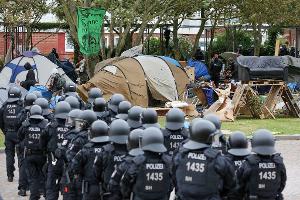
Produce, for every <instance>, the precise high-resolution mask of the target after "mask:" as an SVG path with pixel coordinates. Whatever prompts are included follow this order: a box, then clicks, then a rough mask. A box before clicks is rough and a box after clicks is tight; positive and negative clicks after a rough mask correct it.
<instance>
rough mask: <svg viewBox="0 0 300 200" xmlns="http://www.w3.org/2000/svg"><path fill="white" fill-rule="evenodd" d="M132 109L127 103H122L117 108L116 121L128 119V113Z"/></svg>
mask: <svg viewBox="0 0 300 200" xmlns="http://www.w3.org/2000/svg"><path fill="white" fill-rule="evenodd" d="M131 107H132V105H131V103H130V102H129V101H122V102H121V103H120V104H119V106H118V114H117V115H116V118H117V119H123V120H125V121H126V120H127V119H128V111H129V109H130V108H131Z"/></svg>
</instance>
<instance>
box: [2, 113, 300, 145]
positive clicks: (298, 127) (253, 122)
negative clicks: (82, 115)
mask: <svg viewBox="0 0 300 200" xmlns="http://www.w3.org/2000/svg"><path fill="white" fill-rule="evenodd" d="M159 123H160V125H161V126H162V127H164V126H165V118H164V117H160V118H159ZM222 127H223V128H222V129H223V130H228V131H236V130H239V131H243V132H245V133H246V134H248V135H250V134H251V133H253V131H255V130H257V129H260V128H266V129H269V130H271V131H272V132H274V133H275V134H300V119H298V118H277V119H275V120H273V119H264V120H261V119H237V120H236V121H235V122H223V124H222ZM1 147H4V135H3V134H2V132H1V131H0V148H1Z"/></svg>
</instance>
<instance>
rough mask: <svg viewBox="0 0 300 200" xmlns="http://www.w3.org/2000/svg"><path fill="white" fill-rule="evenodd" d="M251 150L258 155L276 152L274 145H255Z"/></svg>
mask: <svg viewBox="0 0 300 200" xmlns="http://www.w3.org/2000/svg"><path fill="white" fill-rule="evenodd" d="M252 151H253V152H254V153H257V154H259V155H263V156H269V155H273V154H275V153H276V150H275V147H271V146H257V147H253V148H252Z"/></svg>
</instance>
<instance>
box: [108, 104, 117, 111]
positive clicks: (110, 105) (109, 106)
mask: <svg viewBox="0 0 300 200" xmlns="http://www.w3.org/2000/svg"><path fill="white" fill-rule="evenodd" d="M108 108H109V109H110V110H112V111H113V112H114V113H118V106H117V105H113V104H111V103H110V102H109V103H108Z"/></svg>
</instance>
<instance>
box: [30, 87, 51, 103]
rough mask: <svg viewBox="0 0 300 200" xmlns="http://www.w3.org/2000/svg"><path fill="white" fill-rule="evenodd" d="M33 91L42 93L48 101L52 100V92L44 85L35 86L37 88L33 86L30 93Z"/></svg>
mask: <svg viewBox="0 0 300 200" xmlns="http://www.w3.org/2000/svg"><path fill="white" fill-rule="evenodd" d="M33 91H40V92H41V93H42V96H43V97H44V98H46V99H48V100H49V99H51V97H52V92H50V91H49V90H48V88H47V87H45V86H43V85H35V86H31V87H30V90H29V93H31V92H33Z"/></svg>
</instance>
